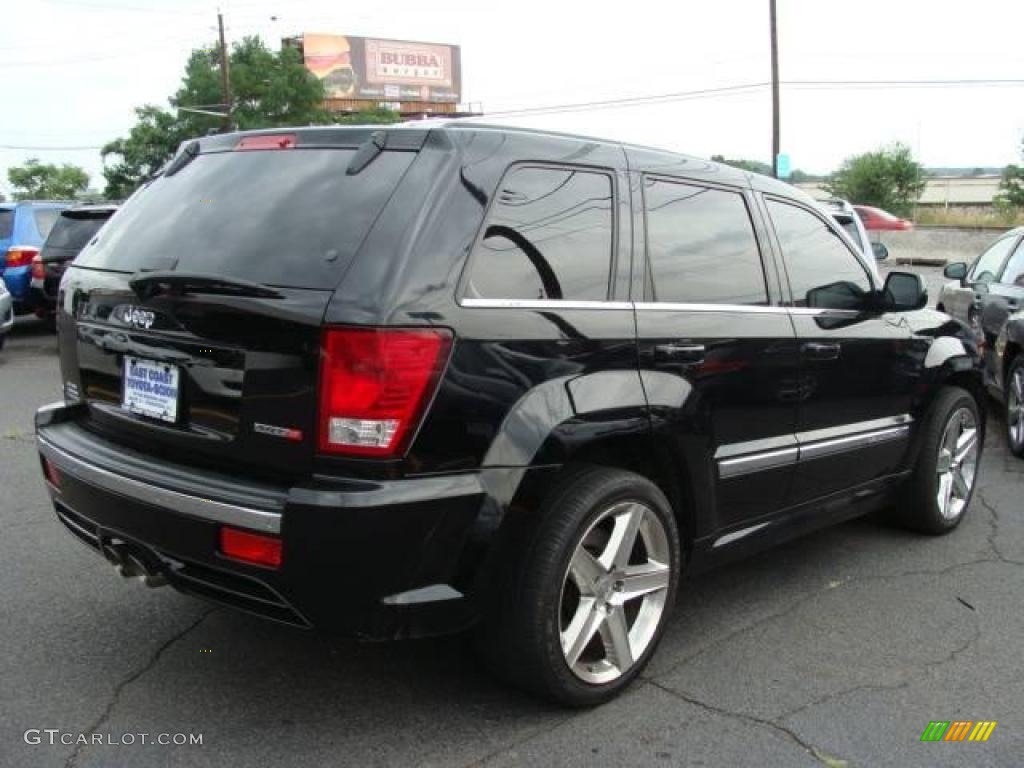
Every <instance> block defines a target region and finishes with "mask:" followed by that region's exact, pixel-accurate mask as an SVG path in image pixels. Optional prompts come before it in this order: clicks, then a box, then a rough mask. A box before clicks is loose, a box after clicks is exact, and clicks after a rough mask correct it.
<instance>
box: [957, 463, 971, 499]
mask: <svg viewBox="0 0 1024 768" xmlns="http://www.w3.org/2000/svg"><path fill="white" fill-rule="evenodd" d="M953 489H954V490H955V491H956V495H957V497H958V498H960V499H963V500H964V501H966V500H967V496H968V495H969V494H970V492H971V487H970V486H969V485H968V484H967V480H965V479H964V475H963V472H961V471H960V470H959V469H955V470H953Z"/></svg>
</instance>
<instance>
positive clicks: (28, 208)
mask: <svg viewBox="0 0 1024 768" xmlns="http://www.w3.org/2000/svg"><path fill="white" fill-rule="evenodd" d="M69 205H71V203H66V202H54V201H31V200H25V201H23V202H10V203H0V254H2V255H3V257H2V260H0V275H3V278H4V283H6V284H7V290H8V291H9V292H10V294H11V298H12V299H13V300H14V311H15V313H16V314H19V315H22V314H25V313H27V312H32V311H34V310H35V306H34V304H35V300H34V298H33V294H32V290H31V288H32V259H34V258H35V257H36V256H37V255H38V254H39V249H40V248H42V247H43V241H44V240H46V236H47V235H49V234H50V230H51V229H53V225H54V224H55V223H56V222H57V219H58V217H59V216H60V212H61V211H63V210H64V209H65V208H67V207H68V206H69Z"/></svg>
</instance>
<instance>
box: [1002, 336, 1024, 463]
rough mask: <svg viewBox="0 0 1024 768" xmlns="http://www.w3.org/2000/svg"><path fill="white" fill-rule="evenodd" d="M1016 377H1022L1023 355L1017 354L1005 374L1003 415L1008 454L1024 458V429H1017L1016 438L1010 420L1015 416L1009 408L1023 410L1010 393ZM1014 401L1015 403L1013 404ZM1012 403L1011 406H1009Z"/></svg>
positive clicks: (1020, 403)
mask: <svg viewBox="0 0 1024 768" xmlns="http://www.w3.org/2000/svg"><path fill="white" fill-rule="evenodd" d="M1016 376H1024V353H1022V354H1018V355H1017V356H1016V357H1015V358H1013V360H1012V361H1010V367H1009V369H1008V370H1007V372H1006V385H1005V393H1004V394H1005V397H1004V398H1003V399H1004V400H1005V401H1006V406H1005V411H1004V413H1003V415H1004V416H1005V421H1006V443H1007V446H1008V447H1009V449H1010V453H1012V454H1013V455H1014V456H1018V457H1020V458H1024V429H1019V428H1018V429H1019V432H1018V434H1017V436H1016V437H1015V436H1014V432H1013V428H1012V427H1013V423H1012V422H1011V419H1014V418H1015V414H1012V413H1011V412H1010V411H1011V408H1012V407H1016V408H1024V403H1022V402H1020V400H1019V399H1018V396H1015V395H1014V394H1013V393H1011V392H1010V387H1012V386H1013V381H1014V378H1015V377H1016ZM1013 401H1015V402H1013ZM1011 403H1012V404H1011Z"/></svg>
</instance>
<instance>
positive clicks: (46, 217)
mask: <svg viewBox="0 0 1024 768" xmlns="http://www.w3.org/2000/svg"><path fill="white" fill-rule="evenodd" d="M60 211H61V209H60V208H33V209H32V218H34V219H35V221H36V229H37V230H39V236H40V237H41V238H43V240H45V239H46V238H47V237H48V236H49V234H50V230H52V229H53V225H54V224H56V223H57V219H59V218H60Z"/></svg>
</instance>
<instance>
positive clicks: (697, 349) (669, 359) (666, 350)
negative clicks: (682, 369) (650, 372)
mask: <svg viewBox="0 0 1024 768" xmlns="http://www.w3.org/2000/svg"><path fill="white" fill-rule="evenodd" d="M706 352H707V350H706V349H705V348H704V345H703V344H674V343H672V344H658V345H656V346H655V347H654V359H655V360H656V361H658V362H663V363H700V362H702V361H703V360H704V355H705V354H706Z"/></svg>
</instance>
